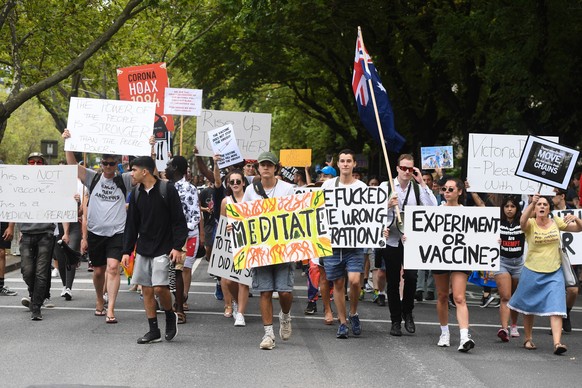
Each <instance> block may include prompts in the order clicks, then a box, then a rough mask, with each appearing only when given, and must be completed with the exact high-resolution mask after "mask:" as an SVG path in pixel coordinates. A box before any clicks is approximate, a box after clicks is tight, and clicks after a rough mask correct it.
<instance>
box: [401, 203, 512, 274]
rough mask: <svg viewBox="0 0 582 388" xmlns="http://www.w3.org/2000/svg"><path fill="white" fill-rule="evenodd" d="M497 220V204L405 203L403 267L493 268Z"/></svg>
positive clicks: (496, 256) (495, 264) (497, 250)
mask: <svg viewBox="0 0 582 388" xmlns="http://www.w3.org/2000/svg"><path fill="white" fill-rule="evenodd" d="M500 221H501V220H500V214H499V208H497V207H464V206H408V207H407V208H406V210H405V211H404V235H405V236H406V241H405V242H404V268H405V269H436V270H454V271H495V270H497V268H499V260H500V259H499V254H500V247H499V224H500Z"/></svg>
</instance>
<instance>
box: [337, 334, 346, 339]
mask: <svg viewBox="0 0 582 388" xmlns="http://www.w3.org/2000/svg"><path fill="white" fill-rule="evenodd" d="M336 338H338V339H348V335H347V334H339V335H337V336H336Z"/></svg>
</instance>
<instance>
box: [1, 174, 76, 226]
mask: <svg viewBox="0 0 582 388" xmlns="http://www.w3.org/2000/svg"><path fill="white" fill-rule="evenodd" d="M76 193H77V166H62V165H59V166H37V165H34V166H29V165H27V166H14V165H8V164H2V165H0V221H5V222H26V223H39V222H77V202H76V201H75V199H74V195H75V194H76Z"/></svg>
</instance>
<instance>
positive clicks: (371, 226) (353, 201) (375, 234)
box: [324, 187, 388, 248]
mask: <svg viewBox="0 0 582 388" xmlns="http://www.w3.org/2000/svg"><path fill="white" fill-rule="evenodd" d="M324 193H325V208H326V210H327V222H328V223H329V229H330V236H331V245H332V246H333V247H334V248H384V247H385V246H386V239H385V238H384V234H383V233H384V224H385V222H386V218H387V213H388V211H387V209H388V208H387V206H388V191H387V190H386V189H385V188H381V187H356V188H354V187H335V188H333V189H325V190H324Z"/></svg>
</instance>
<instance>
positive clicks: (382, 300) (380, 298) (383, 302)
mask: <svg viewBox="0 0 582 388" xmlns="http://www.w3.org/2000/svg"><path fill="white" fill-rule="evenodd" d="M378 306H386V295H384V294H380V295H378Z"/></svg>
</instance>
